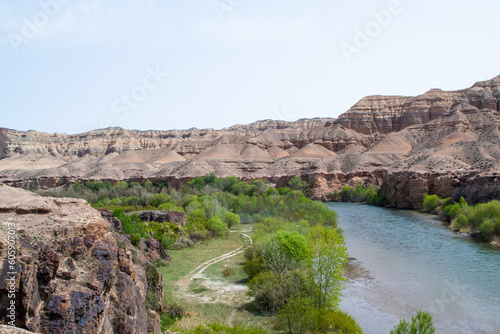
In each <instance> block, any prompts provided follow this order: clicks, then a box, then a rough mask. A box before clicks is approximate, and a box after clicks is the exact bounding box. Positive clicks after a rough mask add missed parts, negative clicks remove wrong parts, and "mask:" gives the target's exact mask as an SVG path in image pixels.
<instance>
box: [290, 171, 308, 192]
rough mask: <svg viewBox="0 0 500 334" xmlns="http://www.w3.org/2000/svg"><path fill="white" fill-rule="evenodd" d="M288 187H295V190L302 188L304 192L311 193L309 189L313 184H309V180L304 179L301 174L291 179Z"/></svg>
mask: <svg viewBox="0 0 500 334" xmlns="http://www.w3.org/2000/svg"><path fill="white" fill-rule="evenodd" d="M287 186H288V188H290V189H293V190H300V191H302V192H303V193H304V195H307V194H309V190H310V189H311V186H310V185H309V183H308V182H306V181H303V180H302V178H301V177H300V176H298V175H297V176H295V177H294V178H293V179H291V180H290V181H289V182H288V184H287Z"/></svg>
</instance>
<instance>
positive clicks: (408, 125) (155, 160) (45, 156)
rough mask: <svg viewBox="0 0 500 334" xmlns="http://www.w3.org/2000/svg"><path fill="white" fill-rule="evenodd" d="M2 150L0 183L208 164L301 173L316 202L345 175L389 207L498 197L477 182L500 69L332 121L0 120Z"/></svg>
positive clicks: (57, 181) (164, 171)
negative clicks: (432, 196)
mask: <svg viewBox="0 0 500 334" xmlns="http://www.w3.org/2000/svg"><path fill="white" fill-rule="evenodd" d="M0 148H1V149H2V152H3V153H2V154H3V157H4V158H3V159H1V158H0V182H2V183H5V184H9V185H12V186H15V187H23V188H27V189H38V188H44V189H46V188H54V187H61V186H67V185H71V184H73V183H75V182H79V181H87V180H107V181H110V182H112V183H113V182H116V181H119V180H131V181H136V182H143V183H144V182H145V181H146V180H148V179H149V180H151V181H153V182H158V183H160V182H163V183H168V184H169V185H170V186H173V187H178V186H181V185H183V184H185V182H187V181H188V180H190V179H192V178H193V177H196V176H201V175H205V174H207V173H215V174H216V175H217V176H219V177H225V176H237V177H239V178H241V179H243V180H252V179H265V180H269V181H270V182H273V183H277V182H283V180H288V179H290V178H291V177H293V176H295V175H300V176H301V177H302V178H304V179H308V180H310V182H311V185H312V186H313V188H312V191H311V192H312V194H313V195H314V196H315V197H316V198H321V199H327V198H328V194H330V193H332V192H333V191H334V190H336V189H337V188H338V187H339V185H340V182H344V184H354V183H374V184H380V183H383V186H382V187H381V194H382V195H384V196H386V197H388V198H389V203H390V205H391V206H397V207H404V208H418V207H419V206H420V204H419V201H420V200H421V198H422V195H423V192H431V193H432V192H434V191H436V192H437V193H439V194H443V195H444V194H446V195H447V196H451V195H452V194H456V195H453V196H454V197H456V196H465V197H467V196H468V197H471V196H474V197H477V198H481V199H487V198H494V197H496V196H497V193H498V192H497V190H498V189H497V187H496V186H489V185H488V186H487V185H486V183H485V182H486V181H481V180H483V179H484V180H489V179H486V178H482V176H484V175H493V174H494V173H496V172H498V170H499V165H498V163H497V161H499V160H500V76H499V77H496V78H493V79H492V80H489V81H484V82H478V83H476V84H475V85H474V86H472V87H471V88H469V89H464V90H458V91H452V92H445V91H442V90H439V89H432V90H430V91H428V92H427V93H425V94H422V95H419V96H417V97H402V96H370V97H367V98H364V99H362V100H361V101H359V102H358V103H357V104H356V105H354V106H353V107H352V108H351V109H350V110H349V111H348V112H346V113H344V114H343V115H341V116H340V117H339V118H338V119H337V120H334V119H329V118H318V119H312V120H299V121H297V122H283V121H270V120H267V121H260V122H256V123H253V124H250V125H236V126H233V127H230V128H225V129H222V130H213V129H204V130H198V129H190V130H183V131H179V130H172V131H128V130H124V129H120V128H109V129H102V130H95V131H90V132H87V133H82V134H78V135H66V134H46V133H39V132H35V131H29V132H22V131H15V130H6V129H1V130H0ZM385 172H386V174H385V175H384V176H383V177H381V174H383V173H385ZM456 175H461V176H459V177H458V179H457V176H456ZM473 178H474V180H475V181H473ZM381 180H383V181H381ZM457 180H458V181H457ZM493 180H495V178H493Z"/></svg>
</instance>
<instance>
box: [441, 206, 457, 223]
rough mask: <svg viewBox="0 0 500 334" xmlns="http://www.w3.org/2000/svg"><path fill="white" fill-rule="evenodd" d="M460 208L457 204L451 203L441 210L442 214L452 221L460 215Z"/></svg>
mask: <svg viewBox="0 0 500 334" xmlns="http://www.w3.org/2000/svg"><path fill="white" fill-rule="evenodd" d="M460 209H461V206H460V204H458V203H453V204H450V205H447V206H444V208H443V214H444V215H445V216H446V217H447V218H448V219H449V220H452V219H454V218H456V217H457V216H458V215H459V213H460Z"/></svg>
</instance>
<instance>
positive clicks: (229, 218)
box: [224, 212, 240, 228]
mask: <svg viewBox="0 0 500 334" xmlns="http://www.w3.org/2000/svg"><path fill="white" fill-rule="evenodd" d="M224 222H225V223H226V225H227V227H228V228H231V227H233V226H235V225H239V224H240V216H239V215H237V214H235V213H232V212H227V213H226V217H224Z"/></svg>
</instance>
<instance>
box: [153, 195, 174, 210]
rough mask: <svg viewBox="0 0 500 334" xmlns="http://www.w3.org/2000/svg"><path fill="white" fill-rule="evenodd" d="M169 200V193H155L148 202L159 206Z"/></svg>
mask: <svg viewBox="0 0 500 334" xmlns="http://www.w3.org/2000/svg"><path fill="white" fill-rule="evenodd" d="M169 201H170V196H168V195H167V194H154V195H153V197H151V199H150V200H149V202H148V204H149V205H151V206H154V207H155V208H157V207H159V206H160V205H162V204H165V203H168V202H169Z"/></svg>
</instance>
